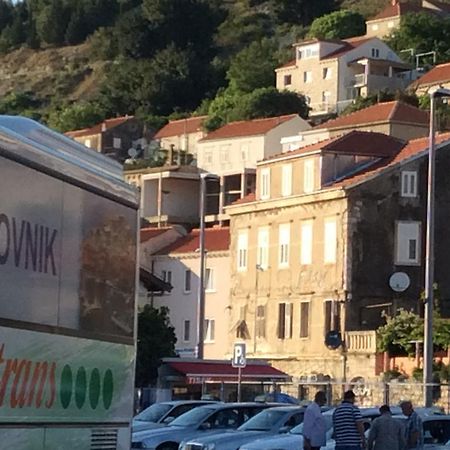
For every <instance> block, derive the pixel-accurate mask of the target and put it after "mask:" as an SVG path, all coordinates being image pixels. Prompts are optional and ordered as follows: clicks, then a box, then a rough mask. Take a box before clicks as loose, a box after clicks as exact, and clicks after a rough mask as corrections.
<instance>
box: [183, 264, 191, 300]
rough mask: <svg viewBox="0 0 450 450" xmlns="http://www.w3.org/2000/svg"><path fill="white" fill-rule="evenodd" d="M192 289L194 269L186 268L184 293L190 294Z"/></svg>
mask: <svg viewBox="0 0 450 450" xmlns="http://www.w3.org/2000/svg"><path fill="white" fill-rule="evenodd" d="M188 274H189V275H188ZM188 279H189V289H187V284H188V283H187V281H188ZM191 291H192V270H191V269H185V271H184V293H185V294H189V293H190V292H191Z"/></svg>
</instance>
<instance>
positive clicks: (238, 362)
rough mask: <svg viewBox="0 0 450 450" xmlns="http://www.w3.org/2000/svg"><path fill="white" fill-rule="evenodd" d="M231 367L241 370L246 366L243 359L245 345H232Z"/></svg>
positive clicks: (245, 361)
mask: <svg viewBox="0 0 450 450" xmlns="http://www.w3.org/2000/svg"><path fill="white" fill-rule="evenodd" d="M231 365H232V366H233V367H240V368H243V367H245V366H246V365H247V359H246V357H245V343H243V342H242V343H238V344H234V350H233V359H232V361H231Z"/></svg>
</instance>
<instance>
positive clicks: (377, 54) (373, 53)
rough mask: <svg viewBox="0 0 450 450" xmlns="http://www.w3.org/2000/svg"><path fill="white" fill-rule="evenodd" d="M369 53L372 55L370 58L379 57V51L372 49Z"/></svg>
mask: <svg viewBox="0 0 450 450" xmlns="http://www.w3.org/2000/svg"><path fill="white" fill-rule="evenodd" d="M371 53H372V58H379V57H380V50H379V49H378V48H373V49H372V52H371Z"/></svg>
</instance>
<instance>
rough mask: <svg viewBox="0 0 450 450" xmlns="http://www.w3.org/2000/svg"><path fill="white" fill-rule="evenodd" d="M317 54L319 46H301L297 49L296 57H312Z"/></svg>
mask: <svg viewBox="0 0 450 450" xmlns="http://www.w3.org/2000/svg"><path fill="white" fill-rule="evenodd" d="M315 56H319V46H318V45H316V46H312V47H303V48H300V49H299V50H298V59H307V58H314V57H315Z"/></svg>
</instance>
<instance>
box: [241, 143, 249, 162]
mask: <svg viewBox="0 0 450 450" xmlns="http://www.w3.org/2000/svg"><path fill="white" fill-rule="evenodd" d="M249 148H250V145H249V143H248V142H246V143H243V144H241V161H248V154H249Z"/></svg>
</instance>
